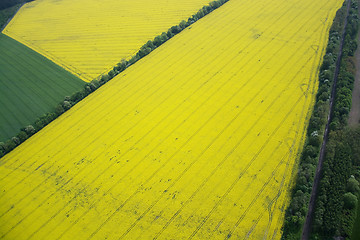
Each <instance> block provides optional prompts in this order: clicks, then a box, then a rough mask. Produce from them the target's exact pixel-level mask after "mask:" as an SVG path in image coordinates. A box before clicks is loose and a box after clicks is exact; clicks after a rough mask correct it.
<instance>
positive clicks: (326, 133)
mask: <svg viewBox="0 0 360 240" xmlns="http://www.w3.org/2000/svg"><path fill="white" fill-rule="evenodd" d="M349 10H350V0H347V8H346V17H345V24H344V29H343V32H342V34H341V36H342V38H341V42H340V47H339V53H338V58H337V60H336V68H335V74H334V82H333V86H332V89H331V97H330V110H329V115H328V118H327V123H326V127H325V131H324V137H323V143H322V145H321V149H320V156H319V162H318V165H317V168H316V173H315V178H314V184H313V188H312V191H311V196H310V202H309V209H308V213H307V215H306V219H305V223H304V227H303V231H302V237H301V239H303V240H308V239H309V236H310V230H311V221H312V217H313V213H314V206H315V199H316V194H317V192H318V187H319V182H320V176H321V175H320V173H321V169H322V165H323V161H324V155H325V148H326V143H327V140H328V136H329V125H330V122H331V115H332V111H333V106H334V98H335V89H336V82H337V78H338V75H339V69H340V62H341V57H342V50H343V45H344V38H345V29H346V25H347V17H348V15H349Z"/></svg>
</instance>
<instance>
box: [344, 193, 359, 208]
mask: <svg viewBox="0 0 360 240" xmlns="http://www.w3.org/2000/svg"><path fill="white" fill-rule="evenodd" d="M357 203H358V199H357V197H356V195H354V194H352V193H351V192H347V193H345V194H344V208H345V209H349V210H352V209H355V208H356V206H357Z"/></svg>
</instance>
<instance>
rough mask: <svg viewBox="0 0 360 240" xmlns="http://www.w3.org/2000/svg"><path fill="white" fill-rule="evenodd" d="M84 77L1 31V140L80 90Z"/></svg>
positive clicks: (12, 134) (14, 133) (15, 132)
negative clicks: (74, 73) (76, 75)
mask: <svg viewBox="0 0 360 240" xmlns="http://www.w3.org/2000/svg"><path fill="white" fill-rule="evenodd" d="M84 84H85V82H83V81H82V80H80V79H79V78H77V77H75V76H74V75H72V74H71V73H69V72H67V71H65V70H64V69H62V68H61V67H59V66H57V65H56V64H54V63H53V62H51V61H50V60H48V59H46V58H45V57H43V56H41V55H40V54H38V53H36V52H35V51H33V50H31V49H29V48H28V47H26V46H24V45H22V44H20V43H18V42H17V41H15V40H13V39H11V38H9V37H7V36H5V35H4V34H2V33H0V86H1V87H0V106H1V108H0V109H1V110H0V141H5V140H7V139H8V138H10V137H13V136H14V135H16V134H17V133H18V132H19V130H20V128H22V127H24V126H26V125H29V124H32V123H33V122H34V121H35V120H36V119H37V118H38V117H40V116H42V115H43V114H44V113H47V112H49V111H53V110H54V108H55V106H56V105H57V104H58V103H60V102H61V101H62V100H63V99H64V97H65V96H67V95H71V94H72V93H74V92H76V91H78V90H80V89H81V88H82V86H83V85H84Z"/></svg>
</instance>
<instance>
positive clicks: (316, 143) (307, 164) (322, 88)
mask: <svg viewBox="0 0 360 240" xmlns="http://www.w3.org/2000/svg"><path fill="white" fill-rule="evenodd" d="M346 8H347V7H346V3H345V2H344V4H343V6H342V7H341V8H340V9H339V10H338V11H337V13H336V16H335V18H334V20H333V23H332V26H331V28H330V31H329V38H328V44H327V47H326V53H325V55H324V58H323V63H322V65H321V67H320V72H319V88H318V92H317V94H316V99H315V104H314V108H313V111H312V115H311V117H310V119H309V124H308V129H307V134H306V140H305V143H304V147H303V151H302V153H301V156H300V162H299V167H298V171H297V176H296V180H295V184H294V187H293V189H292V191H291V200H290V204H289V206H288V208H287V209H286V212H285V219H284V225H283V235H282V239H284V240H292V239H294V240H295V239H296V240H298V239H300V238H301V233H302V227H303V225H304V222H305V218H306V214H307V212H308V207H309V201H310V196H311V191H312V187H313V182H314V177H315V172H316V167H317V164H318V158H319V154H320V148H321V144H322V141H323V139H322V136H323V135H324V130H325V126H326V123H327V116H328V114H329V110H330V109H329V103H330V95H331V89H332V85H333V81H334V74H335V69H336V61H337V58H338V53H339V49H340V44H341V34H342V31H343V29H344V23H345V18H346V15H347V9H346Z"/></svg>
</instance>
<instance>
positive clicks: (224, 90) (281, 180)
mask: <svg viewBox="0 0 360 240" xmlns="http://www.w3.org/2000/svg"><path fill="white" fill-rule="evenodd" d="M341 4H342V2H341V1H339V0H317V1H313V0H259V1H254V0H242V1H238V0H230V1H229V2H228V3H226V4H225V5H223V6H222V7H221V8H220V9H217V10H216V11H214V12H212V13H211V14H209V15H208V16H206V17H204V18H203V19H201V20H200V21H198V22H197V23H195V24H193V25H192V26H191V27H189V28H188V29H186V30H184V31H183V32H182V33H180V34H179V35H177V36H176V37H174V38H173V39H171V40H170V41H168V42H166V43H165V44H164V45H162V46H161V47H159V48H158V49H156V50H155V51H154V52H152V53H151V54H150V55H149V56H147V57H145V58H143V59H142V60H140V61H139V62H138V63H136V64H135V65H134V66H131V67H130V68H128V69H127V70H126V71H124V72H123V73H122V74H120V75H118V76H117V77H116V78H115V79H113V80H112V81H110V82H109V83H108V84H106V85H105V86H104V87H102V88H100V89H99V90H98V91H96V92H95V93H93V94H91V95H90V96H89V97H87V98H86V99H84V100H83V101H82V102H80V103H79V104H77V105H76V106H75V107H74V108H72V109H71V110H70V111H68V112H67V113H65V114H64V115H62V116H61V117H60V118H58V119H57V120H55V121H54V122H53V123H51V124H50V125H48V126H47V127H45V128H44V129H43V130H41V131H40V132H39V133H37V134H36V135H34V136H33V137H31V139H29V140H28V141H26V142H25V143H23V144H22V145H21V146H20V147H18V148H17V149H15V150H14V151H13V152H11V153H10V154H8V155H7V156H5V157H3V158H2V159H0V222H1V225H0V239H225V238H232V239H280V236H281V226H282V222H283V218H284V209H285V208H286V205H287V203H288V201H289V187H290V185H291V181H292V179H293V178H294V174H293V171H294V170H296V167H297V165H296V161H297V159H298V155H299V149H301V146H302V144H303V141H304V135H305V130H306V124H307V122H308V117H309V111H310V109H311V107H312V105H313V100H314V95H315V92H316V90H317V78H318V76H317V74H318V68H319V65H320V62H321V59H322V56H323V54H324V49H325V46H326V43H327V36H328V31H329V27H330V25H331V23H332V19H333V18H334V15H335V12H336V10H337V9H338V8H339V7H340V6H341ZM89 67H90V65H89Z"/></svg>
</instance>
